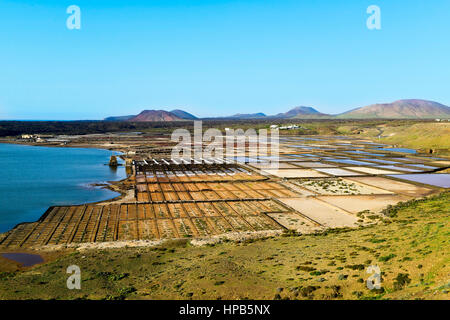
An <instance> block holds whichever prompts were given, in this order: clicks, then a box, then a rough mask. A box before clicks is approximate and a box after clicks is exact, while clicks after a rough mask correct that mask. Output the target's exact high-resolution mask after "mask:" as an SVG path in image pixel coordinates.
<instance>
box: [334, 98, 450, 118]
mask: <svg viewBox="0 0 450 320" xmlns="http://www.w3.org/2000/svg"><path fill="white" fill-rule="evenodd" d="M337 117H338V118H365V119H367V118H402V119H408V118H419V119H420V118H450V107H447V106H444V105H443V104H440V103H437V102H434V101H427V100H419V99H406V100H397V101H394V102H392V103H381V104H373V105H370V106H366V107H362V108H357V109H353V110H350V111H347V112H344V113H341V114H340V115H338V116H337Z"/></svg>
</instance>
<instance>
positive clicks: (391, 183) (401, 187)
mask: <svg viewBox="0 0 450 320" xmlns="http://www.w3.org/2000/svg"><path fill="white" fill-rule="evenodd" d="M348 179H349V180H352V181H357V182H360V183H364V184H368V185H371V186H375V187H378V188H381V189H384V190H389V191H392V192H396V193H400V194H404V195H408V196H412V197H421V196H426V195H429V194H432V193H433V192H434V190H433V189H429V188H425V187H419V186H417V185H414V184H411V183H405V182H400V181H396V180H391V179H387V178H383V177H351V178H348Z"/></svg>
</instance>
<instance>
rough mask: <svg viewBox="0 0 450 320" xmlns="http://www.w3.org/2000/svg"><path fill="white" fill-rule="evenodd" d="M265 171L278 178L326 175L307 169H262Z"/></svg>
mask: <svg viewBox="0 0 450 320" xmlns="http://www.w3.org/2000/svg"><path fill="white" fill-rule="evenodd" d="M264 172H265V173H268V174H271V175H274V176H277V177H280V178H316V177H318V178H320V177H326V175H325V174H322V173H320V172H317V171H314V170H309V169H284V170H264Z"/></svg>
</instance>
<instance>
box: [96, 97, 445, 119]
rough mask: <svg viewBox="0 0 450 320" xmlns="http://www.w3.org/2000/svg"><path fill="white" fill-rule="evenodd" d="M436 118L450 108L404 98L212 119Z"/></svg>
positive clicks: (176, 114) (175, 115)
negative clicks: (341, 108) (336, 110)
mask: <svg viewBox="0 0 450 320" xmlns="http://www.w3.org/2000/svg"><path fill="white" fill-rule="evenodd" d="M332 118H337V119H370V118H374V119H377V118H379V119H433V118H444V119H447V118H450V107H448V106H445V105H443V104H440V103H438V102H434V101H428V100H420V99H403V100H397V101H394V102H392V103H381V104H380V103H379V104H372V105H369V106H365V107H361V108H356V109H352V110H350V111H347V112H343V113H340V114H337V115H330V114H325V113H322V112H319V111H317V110H316V109H314V108H313V107H305V106H298V107H295V108H292V109H290V110H289V111H287V112H282V113H278V114H276V115H271V116H268V115H266V114H264V113H262V112H258V113H237V114H234V115H232V116H227V117H215V118H208V119H242V120H245V119H293V120H295V119H332ZM197 119H199V118H197V117H196V116H195V115H193V114H191V113H189V112H186V111H184V110H181V109H175V110H172V111H165V110H144V111H142V112H141V113H140V114H138V115H128V116H115V117H107V118H105V119H104V120H105V121H186V120H191V121H192V120H197Z"/></svg>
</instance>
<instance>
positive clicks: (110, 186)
mask: <svg viewBox="0 0 450 320" xmlns="http://www.w3.org/2000/svg"><path fill="white" fill-rule="evenodd" d="M0 143H3V144H12V145H20V146H24V145H25V146H31V147H35V146H36V147H53V148H72V149H98V150H105V151H113V152H119V153H122V151H119V150H111V149H105V148H97V147H95V146H92V147H90V148H84V147H80V146H55V145H52V146H48V145H35V144H28V143H13V142H5V141H2V140H0ZM119 156H121V155H119ZM104 165H106V166H107V164H104ZM124 170H125V167H124ZM127 179H128V177H127V176H125V178H123V179H120V180H109V181H108V180H106V181H105V180H103V181H102V182H106V184H105V183H102V185H97V186H95V187H98V188H99V189H106V190H109V191H112V192H116V193H119V194H118V195H117V196H114V197H112V198H108V199H104V200H99V201H94V202H82V203H77V204H73V205H75V206H76V205H89V204H100V203H108V202H115V201H120V200H121V199H122V198H124V197H126V195H127V194H126V192H125V191H124V190H122V189H121V188H120V186H118V184H121V183H123V182H124V181H126V180H127ZM97 183H99V182H93V183H88V184H89V185H92V186H94V185H95V184H97ZM113 186H117V188H114V187H113ZM86 189H87V190H89V188H86ZM93 189H94V190H95V188H93ZM53 207H55V206H48V207H47V209H46V210H45V211H44V212H43V213H42V214H41V215H40V216H39V218H38V219H36V220H35V221H22V222H19V223H17V224H16V225H14V226H13V227H12V228H10V229H9V230H6V231H4V232H0V238H3V237H4V236H5V235H7V234H8V233H9V232H11V231H12V230H14V229H15V228H17V227H18V226H20V225H23V224H29V223H36V222H39V221H41V220H42V219H44V218H45V217H46V215H47V214H48V212H49V211H50V210H51V209H52V208H53Z"/></svg>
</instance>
